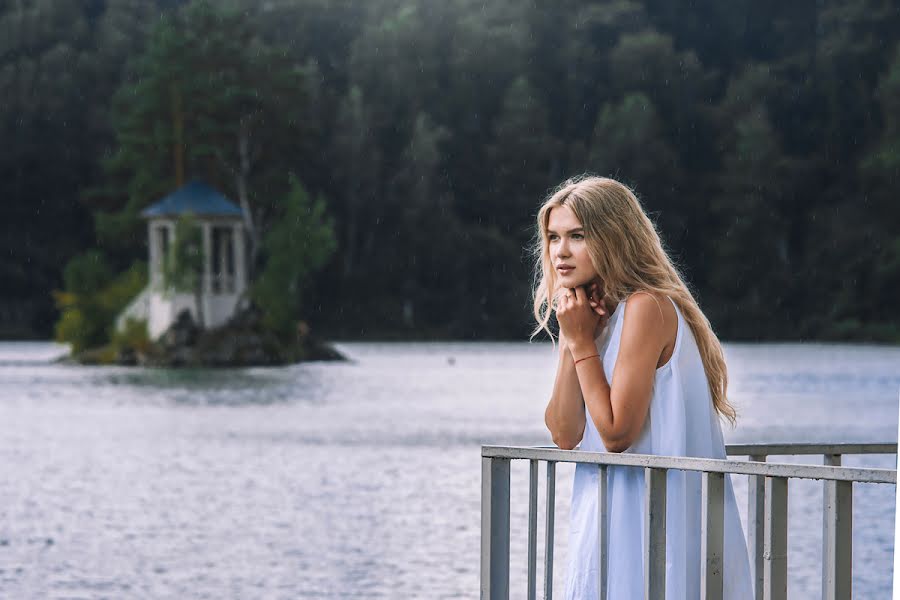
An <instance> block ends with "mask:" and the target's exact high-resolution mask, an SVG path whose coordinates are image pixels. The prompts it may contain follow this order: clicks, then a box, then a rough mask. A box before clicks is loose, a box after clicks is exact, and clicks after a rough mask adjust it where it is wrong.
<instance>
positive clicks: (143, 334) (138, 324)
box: [110, 318, 152, 354]
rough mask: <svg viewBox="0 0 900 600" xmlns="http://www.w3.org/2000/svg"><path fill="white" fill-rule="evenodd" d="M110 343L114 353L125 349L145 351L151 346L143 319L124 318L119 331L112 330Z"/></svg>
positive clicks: (145, 322) (119, 352)
mask: <svg viewBox="0 0 900 600" xmlns="http://www.w3.org/2000/svg"><path fill="white" fill-rule="evenodd" d="M110 345H111V346H112V349H113V350H114V351H115V352H116V354H121V353H123V352H127V351H135V352H142V353H146V352H147V351H148V350H149V349H150V347H151V346H152V341H151V340H150V335H149V333H148V332H147V321H146V320H145V319H130V318H129V319H126V320H125V325H124V326H123V327H122V330H121V331H115V332H113V335H112V339H111V340H110Z"/></svg>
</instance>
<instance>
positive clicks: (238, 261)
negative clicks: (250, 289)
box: [231, 222, 247, 294]
mask: <svg viewBox="0 0 900 600" xmlns="http://www.w3.org/2000/svg"><path fill="white" fill-rule="evenodd" d="M231 231H232V236H233V239H234V243H233V244H232V245H231V246H232V248H233V251H234V293H235V294H241V293H242V292H243V291H244V288H246V287H247V265H246V251H245V250H244V224H243V223H242V222H238V223H235V224H234V226H233V227H232V230H231Z"/></svg>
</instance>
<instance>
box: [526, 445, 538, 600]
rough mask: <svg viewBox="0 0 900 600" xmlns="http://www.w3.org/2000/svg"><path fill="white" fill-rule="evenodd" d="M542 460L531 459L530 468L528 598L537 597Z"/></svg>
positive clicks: (533, 598) (533, 599)
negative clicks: (540, 465)
mask: <svg viewBox="0 0 900 600" xmlns="http://www.w3.org/2000/svg"><path fill="white" fill-rule="evenodd" d="M539 464H540V461H537V460H531V461H529V469H528V600H535V599H536V597H537V511H538V466H539Z"/></svg>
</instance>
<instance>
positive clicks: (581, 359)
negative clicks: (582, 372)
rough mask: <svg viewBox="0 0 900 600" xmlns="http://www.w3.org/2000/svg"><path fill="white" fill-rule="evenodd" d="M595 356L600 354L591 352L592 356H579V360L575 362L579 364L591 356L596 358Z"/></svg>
mask: <svg viewBox="0 0 900 600" xmlns="http://www.w3.org/2000/svg"><path fill="white" fill-rule="evenodd" d="M595 356H600V355H599V354H591V355H590V356H585V357H584V358H579V359H578V360H576V361H575V364H576V365H577V364H578V363H580V362H581V361H583V360H587V359H589V358H594V357H595Z"/></svg>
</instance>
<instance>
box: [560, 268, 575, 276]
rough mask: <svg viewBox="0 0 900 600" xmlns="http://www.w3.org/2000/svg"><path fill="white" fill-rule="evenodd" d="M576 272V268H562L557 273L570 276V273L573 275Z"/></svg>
mask: <svg viewBox="0 0 900 600" xmlns="http://www.w3.org/2000/svg"><path fill="white" fill-rule="evenodd" d="M574 270H575V267H560V268H559V269H557V271H559V272H560V273H562V274H563V275H568V274H569V273H571V272H572V271H574Z"/></svg>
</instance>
